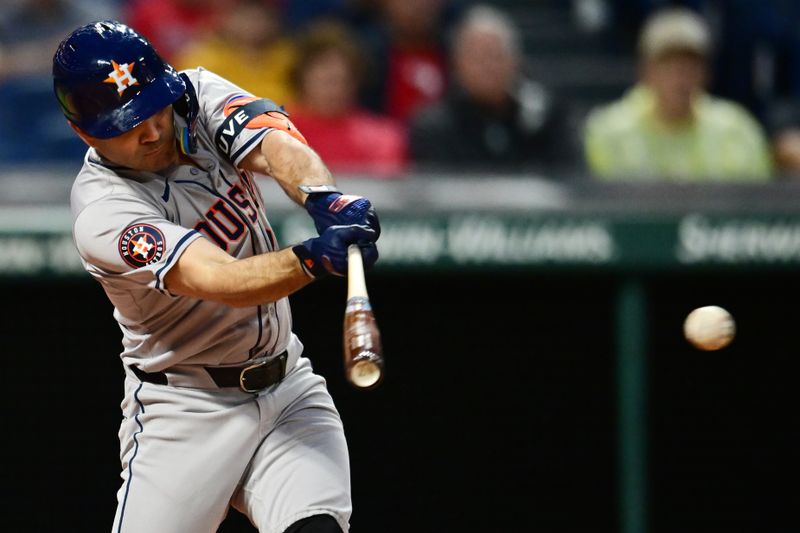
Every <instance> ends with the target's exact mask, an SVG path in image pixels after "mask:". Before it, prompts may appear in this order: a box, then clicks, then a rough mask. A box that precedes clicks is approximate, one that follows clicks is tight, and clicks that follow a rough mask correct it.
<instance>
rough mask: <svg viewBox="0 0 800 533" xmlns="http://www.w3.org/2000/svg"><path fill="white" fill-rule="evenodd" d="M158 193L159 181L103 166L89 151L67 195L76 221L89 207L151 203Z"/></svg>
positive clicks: (160, 186)
mask: <svg viewBox="0 0 800 533" xmlns="http://www.w3.org/2000/svg"><path fill="white" fill-rule="evenodd" d="M161 189H163V184H162V183H161V182H159V181H158V180H156V179H152V178H147V177H145V176H142V175H140V174H137V173H135V172H133V171H131V170H130V169H125V168H123V167H115V166H114V165H112V164H108V163H105V162H102V161H100V160H99V159H97V158H96V155H95V154H93V151H92V150H89V152H88V153H87V155H86V158H85V159H84V162H83V166H82V167H81V169H80V171H79V172H78V175H77V177H76V178H75V181H74V182H73V184H72V189H71V191H70V207H71V210H72V218H73V220H77V218H78V217H79V216H80V215H81V214H82V213H83V212H84V211H86V210H87V208H89V207H90V206H95V207H97V206H100V207H102V206H103V205H110V204H113V203H115V202H116V201H119V200H120V199H136V200H138V201H142V202H152V201H154V200H155V199H157V198H158V195H159V194H160V193H159V191H160V190H161ZM112 209H113V208H112Z"/></svg>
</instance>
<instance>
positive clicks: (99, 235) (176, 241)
mask: <svg viewBox="0 0 800 533" xmlns="http://www.w3.org/2000/svg"><path fill="white" fill-rule="evenodd" d="M73 236H74V238H75V243H76V245H77V248H78V252H79V254H80V256H81V258H82V259H83V261H84V264H85V266H86V269H87V271H88V272H89V273H90V274H92V276H94V277H96V278H100V280H101V281H103V282H108V283H114V284H120V285H126V286H132V285H133V286H139V287H148V288H150V289H154V290H157V291H160V292H162V293H164V294H169V293H168V292H167V290H166V288H165V287H164V276H166V274H167V272H169V270H170V269H171V268H172V267H173V266H174V265H175V263H176V262H177V261H178V259H179V258H180V256H181V254H182V253H183V251H184V250H186V248H187V247H188V246H189V244H191V243H192V242H193V241H194V240H195V239H197V238H199V237H201V235H200V234H199V233H198V232H197V231H195V230H193V229H188V228H184V227H182V226H180V225H178V224H175V223H173V222H170V221H168V220H167V219H165V217H164V215H163V214H162V213H160V212H159V211H158V209H156V208H155V207H154V206H152V205H150V204H148V203H147V202H146V201H144V200H141V199H138V198H135V197H133V196H119V197H114V198H105V199H102V200H98V201H96V202H94V203H92V204H90V205H88V206H87V207H86V208H85V209H84V210H83V211H82V212H81V213H80V214H79V215H78V217H77V218H76V219H75V223H74V226H73Z"/></svg>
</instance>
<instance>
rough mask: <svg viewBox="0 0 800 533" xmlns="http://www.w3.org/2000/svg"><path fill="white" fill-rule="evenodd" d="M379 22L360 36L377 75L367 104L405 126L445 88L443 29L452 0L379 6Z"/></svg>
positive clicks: (388, 0)
mask: <svg viewBox="0 0 800 533" xmlns="http://www.w3.org/2000/svg"><path fill="white" fill-rule="evenodd" d="M379 7H380V9H379V10H378V20H377V21H376V22H375V23H374V24H372V25H371V26H369V27H367V28H366V29H364V30H363V31H362V33H363V37H364V40H365V44H366V46H365V48H366V49H367V50H370V52H371V57H370V60H371V63H372V67H373V68H374V69H375V72H374V75H373V76H372V77H371V78H372V80H373V84H372V85H371V86H370V87H369V93H368V94H367V97H368V100H367V103H368V104H369V105H370V107H372V108H374V109H377V110H381V111H383V112H385V113H387V114H389V115H391V116H392V117H394V118H397V119H399V120H402V121H407V120H408V119H409V118H410V117H411V116H412V115H413V114H414V113H415V112H416V111H417V110H418V109H420V108H421V107H424V106H426V105H428V104H431V103H434V102H437V101H439V100H440V99H441V98H442V97H443V96H444V94H445V90H446V88H447V52H446V50H445V47H444V44H443V33H444V30H443V26H444V25H445V23H446V21H447V19H448V17H449V15H450V14H451V13H450V10H449V8H450V7H451V2H450V1H449V0H381V1H380V2H379Z"/></svg>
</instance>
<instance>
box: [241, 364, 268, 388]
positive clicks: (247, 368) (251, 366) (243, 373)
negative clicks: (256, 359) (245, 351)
mask: <svg viewBox="0 0 800 533" xmlns="http://www.w3.org/2000/svg"><path fill="white" fill-rule="evenodd" d="M264 366H267V362H266V361H261V362H260V363H256V364H254V365H250V366H246V367H244V368H243V369H242V371H241V372H239V388H240V389H242V390H243V391H244V392H258V391H260V390H261V389H262V388H263V387H261V388H255V389H250V388H248V387H247V386H246V385H245V384H244V382H245V379H246V378H245V373H246V372H248V371H250V370H254V369H256V368H261V367H264Z"/></svg>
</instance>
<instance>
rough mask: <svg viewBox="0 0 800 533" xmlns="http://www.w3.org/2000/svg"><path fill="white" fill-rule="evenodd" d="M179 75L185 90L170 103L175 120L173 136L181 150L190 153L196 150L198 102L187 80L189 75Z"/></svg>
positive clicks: (192, 87)
mask: <svg viewBox="0 0 800 533" xmlns="http://www.w3.org/2000/svg"><path fill="white" fill-rule="evenodd" d="M180 77H181V78H182V79H183V81H184V83H186V92H185V93H183V96H181V97H180V98H178V99H177V100H176V101H175V103H173V104H172V109H173V111H174V113H173V117H174V120H175V137H176V138H177V140H178V145H179V146H180V147H181V152H183V153H184V154H186V155H191V154H193V153H195V152H197V131H196V130H195V125H196V122H197V114H198V113H199V111H200V104H199V103H198V102H197V93H195V91H194V86H193V85H192V82H191V81H189V76H187V75H186V74H180Z"/></svg>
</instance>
